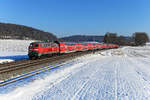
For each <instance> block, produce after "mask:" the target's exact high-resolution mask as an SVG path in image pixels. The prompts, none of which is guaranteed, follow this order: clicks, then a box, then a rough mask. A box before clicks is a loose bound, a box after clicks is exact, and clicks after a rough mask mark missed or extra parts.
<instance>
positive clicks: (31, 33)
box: [0, 23, 57, 41]
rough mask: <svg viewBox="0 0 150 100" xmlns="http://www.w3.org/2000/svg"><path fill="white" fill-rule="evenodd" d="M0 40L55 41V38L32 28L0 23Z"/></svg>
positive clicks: (50, 34)
mask: <svg viewBox="0 0 150 100" xmlns="http://www.w3.org/2000/svg"><path fill="white" fill-rule="evenodd" d="M0 39H33V40H44V41H45V40H49V41H55V40H57V37H56V36H55V35H53V34H52V33H49V32H44V31H41V30H38V29H35V28H32V27H27V26H23V25H16V24H6V23H0Z"/></svg>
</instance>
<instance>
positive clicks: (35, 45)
mask: <svg viewBox="0 0 150 100" xmlns="http://www.w3.org/2000/svg"><path fill="white" fill-rule="evenodd" d="M30 46H31V47H38V46H39V45H38V44H35V43H31V44H30Z"/></svg>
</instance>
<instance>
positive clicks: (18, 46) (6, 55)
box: [0, 40, 33, 63]
mask: <svg viewBox="0 0 150 100" xmlns="http://www.w3.org/2000/svg"><path fill="white" fill-rule="evenodd" d="M31 42H33V41H31V40H0V63H2V62H9V61H14V60H21V59H27V58H28V56H27V53H28V46H29V44H30V43H31Z"/></svg>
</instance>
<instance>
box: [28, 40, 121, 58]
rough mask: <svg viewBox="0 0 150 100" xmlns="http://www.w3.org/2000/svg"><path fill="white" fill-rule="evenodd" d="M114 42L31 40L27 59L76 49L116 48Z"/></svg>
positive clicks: (76, 50) (75, 50)
mask: <svg viewBox="0 0 150 100" xmlns="http://www.w3.org/2000/svg"><path fill="white" fill-rule="evenodd" d="M118 47H119V46H118V45H116V44H104V43H97V42H83V43H72V42H58V41H56V42H32V43H31V44H30V45H29V49H28V56H29V59H37V58H40V57H41V56H44V55H54V54H64V53H71V52H78V51H88V50H100V49H111V48H118Z"/></svg>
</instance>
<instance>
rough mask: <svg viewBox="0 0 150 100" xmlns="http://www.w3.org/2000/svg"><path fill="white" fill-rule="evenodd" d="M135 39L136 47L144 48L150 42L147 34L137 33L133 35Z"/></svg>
mask: <svg viewBox="0 0 150 100" xmlns="http://www.w3.org/2000/svg"><path fill="white" fill-rule="evenodd" d="M133 38H134V41H135V45H136V46H139V45H141V46H143V45H145V44H146V42H148V41H149V37H148V35H147V33H145V32H135V33H134V34H133Z"/></svg>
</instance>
